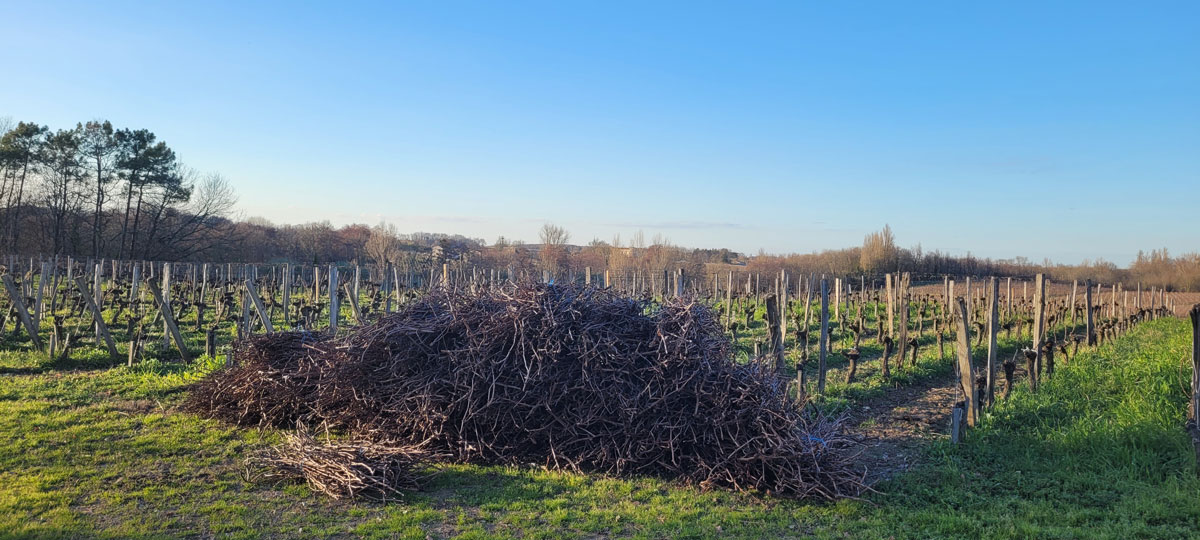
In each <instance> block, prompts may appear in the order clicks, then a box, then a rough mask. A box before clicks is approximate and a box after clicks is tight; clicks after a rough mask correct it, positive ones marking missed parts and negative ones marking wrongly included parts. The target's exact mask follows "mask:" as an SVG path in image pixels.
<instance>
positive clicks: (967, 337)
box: [955, 298, 979, 426]
mask: <svg viewBox="0 0 1200 540" xmlns="http://www.w3.org/2000/svg"><path fill="white" fill-rule="evenodd" d="M955 305H956V306H957V307H958V316H957V317H956V319H957V321H958V376H959V384H960V385H961V386H962V392H963V396H966V400H967V407H966V409H967V425H968V426H974V425H975V422H976V421H978V418H979V394H978V391H977V390H976V386H975V370H974V368H973V367H971V334H970V332H971V328H970V325H968V324H967V317H969V316H970V315H969V314H968V312H967V303H966V301H964V300H963V299H962V298H958V299H957V300H956V304H955Z"/></svg>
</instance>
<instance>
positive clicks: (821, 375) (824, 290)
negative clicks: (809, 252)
mask: <svg viewBox="0 0 1200 540" xmlns="http://www.w3.org/2000/svg"><path fill="white" fill-rule="evenodd" d="M828 343H829V280H827V279H823V278H822V279H821V341H820V348H821V350H820V352H819V353H818V354H817V371H818V374H817V393H818V394H821V395H824V394H825V368H826V365H825V357H826V353H827V349H828Z"/></svg>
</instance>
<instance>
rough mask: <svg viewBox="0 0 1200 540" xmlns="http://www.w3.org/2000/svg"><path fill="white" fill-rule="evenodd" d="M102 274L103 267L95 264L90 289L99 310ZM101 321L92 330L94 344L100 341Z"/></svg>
mask: <svg viewBox="0 0 1200 540" xmlns="http://www.w3.org/2000/svg"><path fill="white" fill-rule="evenodd" d="M103 272H104V265H103V264H101V263H96V268H95V273H94V278H93V279H94V283H93V284H92V287H93V288H92V293H93V294H92V301H93V302H95V303H96V307H97V308H99V309H103V307H102V306H103V305H104V278H103V275H102V274H103ZM163 275H164V276H165V275H167V274H165V273H164V274H163ZM164 279H165V278H164ZM103 319H104V317H97V320H96V324H95V326H94V329H95V332H96V343H100V340H101V339H102V338H101V337H100V325H101V324H102V322H101V321H102V320H103Z"/></svg>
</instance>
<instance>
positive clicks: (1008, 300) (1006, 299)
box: [1004, 277, 1013, 337]
mask: <svg viewBox="0 0 1200 540" xmlns="http://www.w3.org/2000/svg"><path fill="white" fill-rule="evenodd" d="M1004 302H1005V303H1006V304H1007V306H1008V307H1007V311H1008V313H1007V314H1006V315H1007V317H1008V318H1009V319H1010V320H1011V319H1012V316H1013V294H1012V278H1011V277H1009V278H1008V295H1007V296H1005V297H1004ZM1009 337H1011V336H1009Z"/></svg>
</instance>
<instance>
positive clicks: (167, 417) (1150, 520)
mask: <svg viewBox="0 0 1200 540" xmlns="http://www.w3.org/2000/svg"><path fill="white" fill-rule="evenodd" d="M1186 330H1187V329H1186V323H1184V322H1183V321H1179V320H1173V319H1172V320H1160V321H1155V322H1152V323H1147V324H1143V325H1141V326H1140V327H1138V328H1137V329H1136V330H1135V331H1133V332H1132V333H1131V334H1130V335H1129V336H1127V337H1125V338H1122V339H1120V340H1118V341H1116V342H1115V343H1113V344H1111V345H1108V346H1105V347H1102V348H1100V349H1098V350H1095V351H1089V352H1086V353H1081V354H1080V356H1079V357H1078V359H1074V360H1072V361H1071V362H1070V364H1069V365H1067V366H1060V368H1059V370H1058V373H1057V374H1056V375H1055V377H1054V378H1052V379H1049V380H1047V381H1045V382H1044V383H1043V385H1042V388H1041V390H1040V392H1039V393H1038V394H1036V395H1035V394H1030V393H1028V392H1027V391H1026V390H1025V389H1024V388H1023V387H1019V388H1018V389H1017V390H1016V391H1015V392H1014V393H1013V395H1012V398H1011V399H1010V400H1009V401H1007V402H1005V403H1001V404H999V405H998V406H997V407H996V409H994V410H993V411H991V412H989V413H988V414H986V415H985V417H984V418H983V420H982V423H981V425H980V426H979V427H978V428H976V429H975V430H973V431H972V432H970V433H969V435H968V437H967V440H966V442H965V443H964V444H962V445H958V446H952V445H950V444H948V443H941V442H938V443H932V444H931V445H930V446H929V447H928V448H927V449H926V454H925V457H924V462H923V464H922V465H920V466H918V467H917V468H916V469H914V470H913V471H911V472H909V473H907V474H904V475H901V476H900V477H898V478H896V479H894V480H892V481H890V482H889V483H887V484H885V485H883V486H880V490H881V493H879V494H874V495H872V496H870V497H869V498H868V500H866V501H840V502H837V503H824V504H819V503H805V502H796V501H786V500H779V499H774V498H770V497H764V496H755V495H743V494H735V493H730V492H726V491H711V492H703V491H700V490H697V489H694V488H691V487H686V486H680V485H677V484H675V483H673V482H669V481H665V480H660V479H653V478H635V479H615V478H608V477H604V476H597V475H584V474H573V473H562V472H553V471H545V470H542V469H539V468H513V467H479V466H465V465H455V466H449V467H447V468H446V469H445V470H443V471H442V472H441V474H440V475H438V476H436V477H435V478H434V479H433V480H432V483H431V484H430V485H429V486H428V487H427V488H426V489H424V490H422V491H421V492H419V493H415V494H413V495H412V496H411V497H410V498H409V499H408V500H407V501H406V502H402V503H389V504H378V503H369V502H335V501H330V500H327V499H325V498H322V497H320V496H317V495H314V494H312V493H310V492H309V491H308V490H307V489H306V488H305V487H304V486H302V485H281V486H273V485H269V484H256V483H250V482H247V481H245V480H244V479H243V474H242V465H241V463H242V459H243V458H244V456H245V455H246V454H247V453H248V452H250V451H252V450H253V449H255V448H260V447H263V446H265V445H268V444H271V443H272V442H273V441H275V440H276V439H277V438H278V434H276V433H273V432H269V431H268V432H259V431H256V430H241V429H231V428H229V427H226V426H223V425H220V424H218V423H216V422H212V421H206V420H200V419H198V418H195V417H193V416H190V415H184V414H179V413H175V412H173V411H172V407H173V406H174V405H175V404H177V403H178V401H179V400H180V399H181V398H182V396H183V391H184V390H183V389H184V387H185V385H186V384H187V383H188V381H190V380H194V379H195V378H196V377H198V376H199V375H200V374H202V373H203V372H204V371H205V369H207V368H206V367H205V366H211V365H212V363H213V362H212V361H211V360H205V361H202V362H201V363H200V365H199V366H197V367H193V368H189V369H184V368H182V367H180V366H178V365H175V364H170V363H162V362H154V361H152V362H147V363H145V364H143V365H140V366H137V367H135V368H132V369H131V368H125V367H117V368H112V369H89V370H69V369H65V368H67V367H88V366H89V364H88V362H87V361H86V358H88V357H89V355H90V354H94V353H90V352H88V350H87V349H81V350H80V351H78V352H77V353H76V354H77V355H78V356H79V358H80V359H79V360H78V363H77V364H74V365H72V366H47V365H44V363H43V362H41V361H39V360H37V359H36V357H34V356H33V355H31V354H28V353H12V352H10V353H0V370H2V371H0V372H3V373H6V374H5V375H2V376H0V537H5V538H8V537H14V538H17V537H21V538H23V537H64V538H67V537H70V538H78V537H87V538H157V537H180V536H188V537H209V536H217V537H230V538H255V537H296V538H323V537H329V536H340V537H348V538H357V537H365V538H425V537H427V536H429V537H433V538H442V537H460V538H508V537H521V538H594V537H614V536H620V537H639V538H667V537H670V538H710V537H713V538H715V537H743V538H759V537H783V538H789V537H806V536H816V537H822V538H891V537H895V538H930V537H943V538H963V537H988V538H1031V537H1038V538H1095V537H1106V538H1186V537H1200V479H1198V477H1197V466H1196V458H1195V454H1194V452H1193V450H1192V447H1191V443H1190V440H1189V438H1188V436H1187V435H1186V433H1185V432H1184V431H1183V429H1182V423H1183V417H1184V410H1185V407H1186V387H1185V384H1186V381H1187V380H1188V374H1187V373H1186V371H1185V370H1184V366H1185V364H1184V360H1185V354H1186V351H1187V348H1188V346H1189V345H1190V341H1189V339H1190V338H1189V336H1188V335H1187V333H1186ZM75 361H76V357H75V356H73V357H72V362H75Z"/></svg>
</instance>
